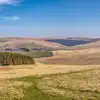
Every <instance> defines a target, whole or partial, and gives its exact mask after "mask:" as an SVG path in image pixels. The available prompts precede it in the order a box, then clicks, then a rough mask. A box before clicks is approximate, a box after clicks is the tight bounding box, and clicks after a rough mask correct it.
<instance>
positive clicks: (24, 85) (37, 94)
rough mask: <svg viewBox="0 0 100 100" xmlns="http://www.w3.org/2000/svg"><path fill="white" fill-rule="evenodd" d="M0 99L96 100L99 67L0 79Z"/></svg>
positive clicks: (99, 99) (99, 88)
mask: <svg viewBox="0 0 100 100" xmlns="http://www.w3.org/2000/svg"><path fill="white" fill-rule="evenodd" d="M1 84H2V85H1ZM0 100H100V68H94V69H88V70H82V71H75V72H68V73H66V74H60V73H59V74H51V75H42V76H27V77H21V78H14V79H10V80H1V81H0Z"/></svg>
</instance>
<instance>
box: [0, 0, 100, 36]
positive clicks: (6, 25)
mask: <svg viewBox="0 0 100 100" xmlns="http://www.w3.org/2000/svg"><path fill="white" fill-rule="evenodd" d="M0 36H1V37H5V36H6V37H100V0H0Z"/></svg>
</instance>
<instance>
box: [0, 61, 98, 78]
mask: <svg viewBox="0 0 100 100" xmlns="http://www.w3.org/2000/svg"><path fill="white" fill-rule="evenodd" d="M10 67H11V69H10V70H1V71H0V78H3V79H4V78H15V77H22V76H29V75H44V74H53V73H68V72H73V71H80V70H85V69H92V68H100V65H84V66H83V65H44V64H41V63H37V64H36V65H28V66H15V67H14V66H10ZM12 67H13V68H12Z"/></svg>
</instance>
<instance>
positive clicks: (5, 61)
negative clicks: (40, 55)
mask: <svg viewBox="0 0 100 100" xmlns="http://www.w3.org/2000/svg"><path fill="white" fill-rule="evenodd" d="M23 64H35V61H34V60H33V58H32V57H30V56H26V55H22V54H18V53H11V52H0V65H2V66H7V65H23Z"/></svg>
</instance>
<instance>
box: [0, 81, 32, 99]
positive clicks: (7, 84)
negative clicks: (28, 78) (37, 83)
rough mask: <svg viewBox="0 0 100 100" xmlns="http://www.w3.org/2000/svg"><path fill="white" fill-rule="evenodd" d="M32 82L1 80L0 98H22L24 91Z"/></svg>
mask: <svg viewBox="0 0 100 100" xmlns="http://www.w3.org/2000/svg"><path fill="white" fill-rule="evenodd" d="M31 85H32V83H31V82H30V83H29V82H17V81H11V80H9V81H8V80H1V81H0V100H22V98H23V97H24V91H25V89H26V88H28V87H30V86H31Z"/></svg>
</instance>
